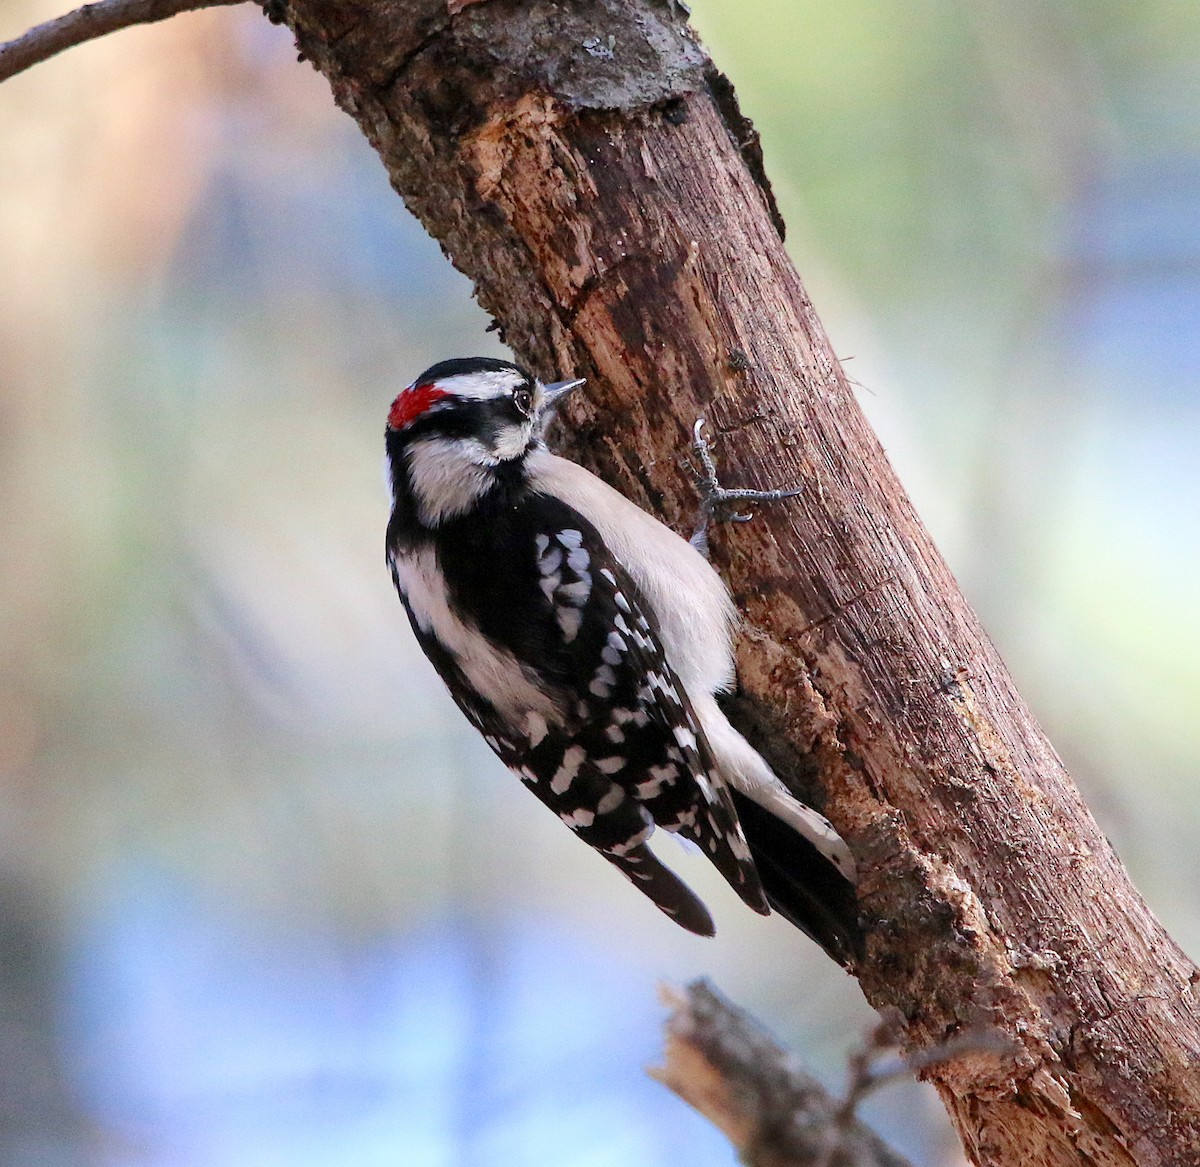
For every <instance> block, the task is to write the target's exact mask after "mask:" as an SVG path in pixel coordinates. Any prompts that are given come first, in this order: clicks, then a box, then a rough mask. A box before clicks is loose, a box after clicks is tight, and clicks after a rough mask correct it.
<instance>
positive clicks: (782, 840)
mask: <svg viewBox="0 0 1200 1167" xmlns="http://www.w3.org/2000/svg"><path fill="white" fill-rule="evenodd" d="M732 793H733V801H734V805H735V806H736V807H737V814H738V819H739V820H740V821H741V824H742V829H743V831H744V832H745V835H746V842H747V843H749V844H750V853H751V854H752V855H753V856H754V863H755V866H757V868H758V875H759V878H760V879H761V880H762V885H763V890H764V891H765V892H766V893H767V902H768V903H769V904H770V905H771V907H772V908H774V909H775V911H777V912H778V913H779V914H780V915H781V916H782V917H783V918H784V919H785V920H788V921H789V922H790V923H792V924H794V925H795V926H796V927H797V928H799V929H800V931H801V932H803V933H805V935H807V936H810V937H811V938H812V939H813V940H815V941H816V942H817V943H818V944H819V945H820V946H821V947H822V948H823V949H824V950H825V951H826V952H827V953H828V954H829V955H830V956H831V957H833V959H834V960H836V961H837V962H838V964H840V965H842V967H843V968H847V969H853V968H854V966H855V965H856V964H858V963H859V962H861V961H862V959H863V956H864V938H863V933H862V929H861V928H860V926H859V923H858V899H857V897H856V896H855V894H854V885H853V884H852V883H851V882H850V881H849V880H848V879H846V877H845V876H844V875H842V874H841V872H839V871H838V870H837V868H836V867H834V866H833V864H832V863H830V862H829V860H828V859H826V858H825V857H824V856H823V855H822V854H821V853H820V852H819V851H818V850H817V849H816V848H815V847H814V846H813V845H812V844H811V843H810V842H809V841H808V840H807V839H805V838H804V837H803V836H802V835H800V834H798V833H797V832H796V831H794V830H792V828H791V827H789V826H788V825H787V824H786V823H785V822H783V821H781V820H780V819H777V818H776V817H775V816H774V815H773V814H771V813H770V812H769V811H767V810H764V809H763V808H762V807H761V806H759V805H758V803H756V802H752V801H751V800H750V799H749V798H747V797H746V796H745V795H744V794H742V793H741V792H740V791H738V790H734V791H733V792H732Z"/></svg>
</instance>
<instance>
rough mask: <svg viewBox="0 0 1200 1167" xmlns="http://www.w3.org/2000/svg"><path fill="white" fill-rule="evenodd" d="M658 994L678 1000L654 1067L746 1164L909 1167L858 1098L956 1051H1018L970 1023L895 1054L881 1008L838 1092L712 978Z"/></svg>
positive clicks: (1001, 1054)
mask: <svg viewBox="0 0 1200 1167" xmlns="http://www.w3.org/2000/svg"><path fill="white" fill-rule="evenodd" d="M662 995H663V999H664V1001H665V1003H666V1004H667V1005H669V1006H670V1007H671V1010H672V1012H671V1016H670V1017H668V1018H667V1023H666V1031H667V1047H666V1056H665V1058H664V1064H663V1065H662V1066H661V1067H658V1068H654V1069H652V1070H651V1071H650V1074H651V1076H652V1077H654V1078H657V1079H658V1081H660V1082H662V1083H663V1085H665V1086H667V1087H669V1088H670V1089H671V1090H673V1091H674V1092H675V1093H676V1094H678V1095H679V1097H680V1098H682V1099H683V1100H684V1101H685V1102H686V1103H688V1104H689V1105H690V1106H692V1107H694V1108H695V1109H696V1110H698V1111H699V1112H700V1113H701V1114H703V1115H704V1116H705V1117H706V1118H707V1119H708V1120H709V1121H710V1122H712V1123H713V1124H714V1125H715V1126H717V1127H718V1128H719V1129H720V1130H722V1131H723V1132H724V1133H725V1135H726V1136H727V1137H728V1138H729V1140H730V1142H732V1143H733V1145H734V1147H735V1148H736V1149H737V1152H738V1156H739V1158H740V1159H741V1161H742V1162H743V1163H745V1164H747V1167H908V1161H907V1160H906V1159H905V1158H904V1157H903V1156H902V1155H900V1154H899V1152H897V1151H894V1150H892V1148H890V1147H889V1146H887V1144H886V1143H884V1142H883V1141H882V1140H881V1139H880V1138H879V1137H878V1136H877V1135H876V1134H875V1133H874V1132H873V1131H871V1130H870V1128H869V1127H867V1126H865V1125H864V1124H863V1123H862V1121H861V1120H860V1119H859V1118H858V1117H857V1114H856V1111H857V1109H858V1105H859V1103H860V1102H862V1100H863V1099H864V1098H865V1097H866V1096H867V1095H868V1094H870V1093H871V1092H872V1091H873V1090H876V1089H878V1088H879V1087H881V1086H884V1085H887V1084H888V1083H889V1082H894V1081H896V1080H897V1079H898V1078H902V1077H909V1076H911V1075H913V1074H916V1073H920V1072H921V1071H922V1070H927V1069H929V1068H930V1067H931V1066H935V1065H938V1064H939V1063H942V1062H947V1061H950V1060H951V1059H953V1058H958V1057H964V1056H967V1055H970V1054H991V1055H995V1056H996V1057H998V1058H1005V1059H1011V1058H1013V1057H1015V1056H1016V1054H1017V1053H1018V1052H1019V1051H1018V1047H1016V1046H1015V1045H1014V1044H1013V1042H1012V1041H1011V1040H1009V1039H1008V1038H1007V1037H1006V1036H1005V1035H1003V1034H1001V1033H997V1032H996V1031H994V1030H991V1029H973V1030H968V1031H966V1032H964V1033H961V1034H958V1035H956V1036H954V1037H951V1038H950V1039H949V1040H948V1041H945V1042H942V1043H941V1044H939V1045H936V1046H932V1047H930V1048H928V1049H923V1050H917V1051H914V1052H913V1053H911V1054H908V1055H906V1056H905V1057H904V1058H903V1059H901V1058H900V1057H894V1056H889V1055H891V1054H892V1051H894V1050H895V1048H896V1046H897V1045H898V1044H899V1043H900V1041H901V1040H902V1038H903V1026H902V1024H901V1022H900V1020H899V1018H898V1016H884V1017H883V1018H882V1019H881V1021H880V1023H879V1024H878V1025H876V1026H875V1027H874V1028H873V1029H872V1030H871V1032H870V1033H869V1034H868V1035H867V1038H866V1040H865V1041H864V1043H863V1045H862V1047H861V1048H859V1049H857V1050H855V1051H853V1052H852V1053H851V1054H850V1055H849V1057H848V1067H849V1073H848V1081H847V1086H846V1093H845V1095H844V1097H843V1098H840V1099H839V1098H837V1097H836V1096H835V1095H833V1094H831V1093H830V1092H829V1091H828V1090H826V1089H825V1087H824V1086H823V1085H822V1084H821V1083H820V1082H819V1081H818V1080H817V1079H816V1078H814V1077H813V1076H812V1075H811V1074H808V1073H806V1072H805V1071H804V1070H803V1069H801V1068H800V1067H799V1066H798V1065H797V1064H796V1061H795V1059H794V1058H792V1057H791V1056H790V1055H789V1054H788V1053H787V1052H786V1051H785V1050H784V1049H782V1048H781V1047H780V1046H779V1045H778V1044H777V1043H776V1042H775V1040H774V1039H773V1038H772V1037H771V1036H770V1034H768V1033H767V1032H766V1031H765V1030H764V1029H763V1028H762V1026H761V1025H760V1024H759V1023H758V1022H757V1021H755V1019H754V1018H753V1017H751V1016H750V1015H749V1014H748V1013H745V1012H743V1011H742V1010H741V1009H738V1008H737V1007H736V1006H734V1005H733V1004H731V1003H730V1002H729V1001H727V1000H726V999H725V998H724V997H722V996H721V995H720V993H718V992H717V991H716V989H714V988H713V987H712V985H710V984H709V983H708V982H706V981H696V982H695V983H694V984H691V985H689V986H688V987H687V989H686V990H685V992H684V993H682V994H680V993H677V992H676V991H674V990H668V989H664V990H663V993H662Z"/></svg>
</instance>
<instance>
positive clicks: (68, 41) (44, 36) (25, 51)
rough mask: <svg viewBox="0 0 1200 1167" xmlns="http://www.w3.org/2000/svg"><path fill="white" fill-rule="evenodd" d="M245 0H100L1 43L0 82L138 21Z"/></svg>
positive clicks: (154, 19) (150, 21)
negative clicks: (65, 50)
mask: <svg viewBox="0 0 1200 1167" xmlns="http://www.w3.org/2000/svg"><path fill="white" fill-rule="evenodd" d="M243 2H244V0H99V2H98V3H96V4H85V5H84V6H83V7H82V8H76V9H75V11H74V12H68V13H67V14H66V15H65V16H58V17H55V19H53V20H47V21H46V23H45V24H39V25H37V26H36V27H35V28H31V29H30V30H29V31H28V32H26V33H24V34H22V35H21V36H19V37H17V38H16V39H15V40H11V41H8V42H6V43H5V44H2V45H0V81H7V80H8V79H9V78H10V77H15V76H16V75H17V74H18V73H23V72H24V71H25V70H26V69H28V68H30V67H31V66H33V65H37V64H40V63H41V62H42V61H45V60H48V59H49V58H50V57H53V56H54V55H55V54H56V53H61V52H62V51H63V49H69V48H71V47H72V46H74V45H81V44H83V43H84V42H86V41H91V40H95V39H96V38H97V37H102V36H105V35H106V34H107V33H110V32H116V31H118V30H119V29H122V28H129V27H130V26H132V25H135V24H153V23H154V22H155V21H157V20H166V19H167V17H169V16H177V15H178V14H179V13H181V12H191V11H193V10H195V9H199V8H216V7H219V6H221V5H225V4H241V3H243Z"/></svg>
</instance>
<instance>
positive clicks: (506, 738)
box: [398, 500, 769, 935]
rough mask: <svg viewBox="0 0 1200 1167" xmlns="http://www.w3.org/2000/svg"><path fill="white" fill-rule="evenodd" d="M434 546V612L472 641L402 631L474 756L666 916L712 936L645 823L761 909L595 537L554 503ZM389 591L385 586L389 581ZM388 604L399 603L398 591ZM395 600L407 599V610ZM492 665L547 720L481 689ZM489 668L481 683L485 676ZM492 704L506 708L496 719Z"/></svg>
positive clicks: (704, 756)
mask: <svg viewBox="0 0 1200 1167" xmlns="http://www.w3.org/2000/svg"><path fill="white" fill-rule="evenodd" d="M447 535H448V537H447V538H446V539H445V540H442V541H440V542H439V546H438V556H439V561H440V567H441V572H442V576H443V578H444V579H445V581H446V588H447V592H448V603H447V610H448V611H451V612H452V611H453V610H455V609H458V610H461V611H470V612H471V613H472V616H473V617H474V619H475V620H476V621H477V627H478V631H479V634H480V635H481V636H482V637H483V638H484V642H485V643H483V644H474V645H471V644H470V643H465V642H463V638H462V637H461V636H459V637H458V638H457V640H458V644H459V651H457V652H456V651H455V650H454V649H453V648H451V647H448V645H453V644H455V642H456V638H455V637H454V636H449V637H447V636H444V635H443V636H439V635H436V634H435V633H436V631H437V630H436V629H434V628H432V627H428V626H426V627H422V621H421V620H420V619H418V617H417V616H416V615H414V614H413V611H412V609H411V607H410V616H411V617H412V623H413V628H414V631H415V632H416V633H417V636H418V638H419V639H420V641H421V644H422V647H423V648H424V649H425V652H426V654H427V655H428V656H429V658H430V660H431V661H432V662H433V664H434V666H435V667H436V668H437V670H438V672H439V673H440V674H441V675H442V677H443V679H444V680H445V681H446V682H447V684H448V686H449V688H450V691H451V693H452V695H453V696H454V699H455V701H456V702H457V703H458V705H459V707H460V708H461V709H462V710H463V712H464V713H465V714H466V716H467V717H468V719H469V720H470V721H471V722H472V723H473V724H474V725H475V726H476V727H477V728H478V729H479V730H480V731H481V732H482V733H483V735H484V738H485V740H486V741H487V743H488V745H489V746H490V747H491V748H492V749H493V750H494V751H495V752H496V753H497V754H498V755H499V757H500V758H501V760H502V761H503V762H504V763H505V764H506V765H507V766H508V767H509V768H510V769H512V770H513V771H514V772H515V773H516V774H517V775H518V776H519V777H520V778H521V781H522V782H523V783H524V784H525V785H526V786H528V787H529V788H530V789H531V790H532V791H533V792H534V793H535V794H536V795H537V796H538V798H539V799H541V801H542V802H544V803H545V804H546V805H547V806H548V807H549V808H550V809H551V810H552V811H554V813H555V814H557V815H558V816H559V818H560V819H561V820H562V821H563V822H564V823H566V824H567V826H569V827H570V828H571V829H572V830H573V831H574V832H575V834H577V835H578V836H579V837H580V838H581V839H582V840H583V841H584V842H586V843H588V844H589V845H590V846H592V847H594V848H595V849H596V850H597V851H599V852H600V853H601V854H602V855H603V856H604V857H605V858H606V859H607V860H608V861H609V862H610V863H612V864H613V865H614V866H615V867H617V868H618V869H619V870H620V871H621V872H622V873H623V874H625V875H626V876H627V877H628V878H629V879H630V880H631V881H632V882H633V883H634V885H635V886H636V887H638V888H639V889H640V890H641V891H642V892H644V893H645V894H646V895H647V896H649V897H650V899H652V900H653V901H654V903H655V904H657V905H658V907H659V908H661V909H662V910H663V911H664V912H665V913H667V915H669V916H671V917H672V919H674V920H675V921H676V922H678V923H679V924H681V925H682V926H683V927H685V928H687V929H689V930H690V931H693V932H696V933H699V934H701V935H711V934H712V932H713V924H712V920H711V918H710V916H709V914H708V911H707V909H706V908H705V907H704V905H703V904H702V903H701V902H700V900H699V899H698V898H697V897H696V896H695V895H694V893H693V892H692V891H691V890H690V889H689V888H688V887H687V886H686V884H684V883H683V882H682V881H681V880H680V879H679V878H678V877H677V876H676V875H675V874H674V873H673V872H672V871H670V869H669V868H667V867H666V866H665V865H663V864H662V863H661V862H660V860H659V859H658V858H657V857H656V856H655V855H654V853H653V852H652V851H651V850H650V849H649V848H648V847H647V846H646V840H647V839H648V838H649V836H650V834H651V833H652V831H653V830H654V828H655V827H656V826H658V827H662V828H663V829H664V830H667V831H671V832H673V833H677V834H679V835H680V836H682V837H683V838H686V839H689V840H691V841H692V842H694V843H695V844H697V846H699V847H700V849H701V850H702V851H703V852H704V854H705V855H706V856H707V857H708V858H709V859H710V860H711V861H712V863H713V864H714V866H716V868H717V869H718V871H720V873H721V874H722V875H723V876H724V878H725V879H726V880H727V881H728V882H729V884H730V885H731V886H732V887H733V888H734V890H735V891H736V892H737V893H738V894H739V895H740V896H741V898H742V899H743V900H744V901H745V902H746V903H747V904H748V905H749V906H750V907H751V908H753V909H754V910H755V911H758V912H762V913H764V914H766V913H767V912H768V910H769V909H768V908H767V904H766V900H765V898H764V895H763V891H762V887H761V885H760V882H759V878H758V873H757V871H756V869H755V866H754V862H753V860H752V859H751V856H750V851H749V848H748V846H747V844H746V841H745V838H744V837H743V834H742V830H741V827H740V826H739V823H738V819H737V814H736V812H735V810H734V807H733V802H732V799H731V796H730V793H729V791H728V790H727V789H726V788H725V787H724V785H723V783H722V781H721V779H720V778H719V777H718V775H717V772H716V767H715V765H714V763H713V760H712V757H711V755H710V752H709V748H708V744H707V742H706V740H705V738H704V735H703V733H702V732H701V730H700V728H699V724H698V721H697V718H696V715H695V713H694V711H693V709H692V706H691V703H690V701H689V699H688V696H687V694H686V692H685V691H684V689H683V686H682V684H681V683H680V681H679V679H678V677H677V676H676V674H675V672H674V669H673V668H672V667H671V665H670V662H669V661H667V659H666V657H665V655H664V653H663V650H662V646H661V644H660V641H659V637H658V633H657V631H656V629H655V627H654V625H653V622H652V619H651V617H650V616H649V614H648V611H647V609H646V607H645V605H644V604H643V602H642V599H641V597H640V595H639V593H638V589H637V587H636V585H635V584H634V583H633V581H632V580H631V579H630V578H629V576H628V574H627V573H626V572H625V571H624V569H623V568H622V567H621V566H620V564H618V563H617V562H616V561H615V560H614V559H613V558H612V556H611V554H610V553H609V552H608V551H607V550H606V549H605V547H604V544H603V542H602V540H601V539H600V537H599V535H598V534H597V532H596V531H595V529H594V528H593V527H592V526H591V525H590V524H589V523H588V522H587V521H586V520H585V519H583V518H582V516H580V515H579V514H578V512H576V511H574V510H573V509H572V508H570V507H569V506H567V505H566V504H565V503H561V502H557V501H556V500H542V502H541V503H540V505H537V506H532V505H530V506H525V507H521V508H519V510H518V511H516V512H512V513H508V514H505V515H503V516H499V517H497V516H493V518H492V521H491V522H489V523H488V524H486V525H482V526H480V525H476V524H473V523H464V524H462V525H461V526H460V528H459V529H458V530H457V531H453V532H447ZM398 586H399V581H398ZM401 594H402V596H403V595H404V590H403V588H401ZM407 604H408V600H407V599H406V605H407ZM488 652H490V653H493V654H504V655H506V656H507V657H509V658H511V663H510V664H509V665H508V666H507V668H508V672H507V674H506V675H508V676H510V677H511V676H512V675H513V674H512V671H511V670H512V666H513V665H515V666H516V667H517V668H518V669H520V670H521V672H522V675H523V677H524V679H525V680H526V681H528V682H529V683H530V685H531V688H530V690H529V692H530V694H534V693H536V694H537V695H538V697H539V698H540V697H541V696H542V695H550V698H551V701H552V705H551V708H550V709H549V710H547V708H546V706H545V705H541V706H540V708H539V709H537V710H530V709H529V708H527V706H528V705H530V704H532V702H531V701H530V700H529V699H528V698H527V699H526V706H525V707H522V711H521V712H517V711H515V710H514V708H513V707H512V706H511V704H510V702H511V700H512V698H513V697H514V693H513V692H511V691H509V690H511V689H514V688H518V687H517V686H512V685H510V686H508V688H507V689H506V690H505V691H504V692H499V691H493V692H490V693H489V692H486V691H485V690H486V688H487V685H486V684H485V683H484V681H483V676H484V674H485V672H489V670H485V669H482V668H481V667H480V666H479V660H480V657H481V656H482V655H484V654H486V653H488ZM499 671H500V670H498V669H491V670H490V673H491V674H495V673H497V672H499ZM506 705H507V706H508V707H506Z"/></svg>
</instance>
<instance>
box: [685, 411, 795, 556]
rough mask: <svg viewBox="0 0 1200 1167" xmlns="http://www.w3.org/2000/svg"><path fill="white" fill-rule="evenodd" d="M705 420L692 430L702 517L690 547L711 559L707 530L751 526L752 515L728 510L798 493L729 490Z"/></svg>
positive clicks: (773, 500)
mask: <svg viewBox="0 0 1200 1167" xmlns="http://www.w3.org/2000/svg"><path fill="white" fill-rule="evenodd" d="M704 424H705V423H704V418H700V419H698V420H697V422H696V424H695V426H693V427H692V439H693V442H692V448H693V449H694V450H695V451H696V457H697V458H698V459H699V460H700V475H699V479H700V482H699V486H700V513H699V514H698V515H697V516H696V529H695V530H694V531H693V532H692V537H691V539H690V540H689V542H690V543H691V545H692V546H693V547H695V548H696V550H697V551H699V552H700V554H701V555H703V556H704V558H705V559H707V558H708V528H709V526H710V525H711V524H712V523H748V522H749V521H750V520H751V519H752V518H754V516H753V515H748V514H739V513H737V512H736V511H731V510H730V509H729V508H731V507H733V506H736V505H737V504H738V503H742V502H779V501H780V500H781V499H785V498H795V497H796V495H798V494H800V493H801V492H800V489H799V488H797V489H795V490H737V489H727V488H726V487H724V486H722V485H721V483H720V482H719V481H718V479H717V466H716V463H715V462H714V461H713V456H712V447H711V446H710V445H709V444H708V439H707V438H705V436H704V433H703V430H704Z"/></svg>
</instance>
